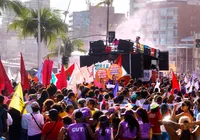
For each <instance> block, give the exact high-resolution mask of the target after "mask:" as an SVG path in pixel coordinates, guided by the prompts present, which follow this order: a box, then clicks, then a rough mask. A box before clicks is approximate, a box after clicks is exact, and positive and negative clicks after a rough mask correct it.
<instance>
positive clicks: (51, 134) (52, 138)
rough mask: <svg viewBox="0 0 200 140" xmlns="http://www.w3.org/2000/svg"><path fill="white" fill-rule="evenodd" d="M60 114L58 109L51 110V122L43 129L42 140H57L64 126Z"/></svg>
mask: <svg viewBox="0 0 200 140" xmlns="http://www.w3.org/2000/svg"><path fill="white" fill-rule="evenodd" d="M58 114H59V112H58V111H57V110H56V109H50V110H49V119H50V121H48V122H46V123H45V124H44V127H43V128H42V140H57V138H58V135H59V132H60V129H61V128H62V127H63V126H64V125H63V122H62V120H61V119H59V115H58Z"/></svg>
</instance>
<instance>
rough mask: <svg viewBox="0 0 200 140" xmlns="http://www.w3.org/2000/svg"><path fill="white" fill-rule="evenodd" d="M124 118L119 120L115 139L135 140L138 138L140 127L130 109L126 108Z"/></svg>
mask: <svg viewBox="0 0 200 140" xmlns="http://www.w3.org/2000/svg"><path fill="white" fill-rule="evenodd" d="M122 115H123V116H124V119H123V120H122V121H121V122H120V124H119V128H118V132H117V135H116V136H115V139H116V140H118V139H120V140H135V139H140V137H141V134H140V127H139V123H138V121H137V120H136V119H135V117H134V112H133V111H132V110H126V111H125V113H124V114H122Z"/></svg>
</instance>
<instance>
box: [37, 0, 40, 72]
mask: <svg viewBox="0 0 200 140" xmlns="http://www.w3.org/2000/svg"><path fill="white" fill-rule="evenodd" d="M40 19H41V18H40V0H38V42H37V43H38V69H39V67H40V50H41V27H40V24H41V23H40Z"/></svg>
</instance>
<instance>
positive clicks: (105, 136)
mask: <svg viewBox="0 0 200 140" xmlns="http://www.w3.org/2000/svg"><path fill="white" fill-rule="evenodd" d="M99 122H100V124H99V128H97V129H96V132H95V139H96V140H113V138H114V137H113V129H112V127H110V124H109V121H108V118H107V116H105V115H101V116H100V117H99Z"/></svg>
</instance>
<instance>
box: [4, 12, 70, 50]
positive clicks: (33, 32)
mask: <svg viewBox="0 0 200 140" xmlns="http://www.w3.org/2000/svg"><path fill="white" fill-rule="evenodd" d="M40 15H41V19H40V26H41V40H40V42H44V43H45V44H46V45H47V46H48V47H49V46H51V45H54V43H55V42H56V40H57V39H58V38H59V37H60V38H63V37H65V34H66V33H67V25H66V24H65V23H63V21H62V19H61V17H60V15H59V13H58V12H57V11H54V10H51V9H46V8H44V9H41V10H40ZM37 18H38V11H37V10H33V9H28V8H24V9H23V11H22V12H21V14H19V15H17V17H16V19H15V20H14V21H13V22H12V23H11V24H10V25H9V27H8V29H9V30H10V29H11V30H15V31H17V33H18V35H19V37H20V38H22V37H23V38H26V37H35V38H36V39H37V42H38V20H37Z"/></svg>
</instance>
